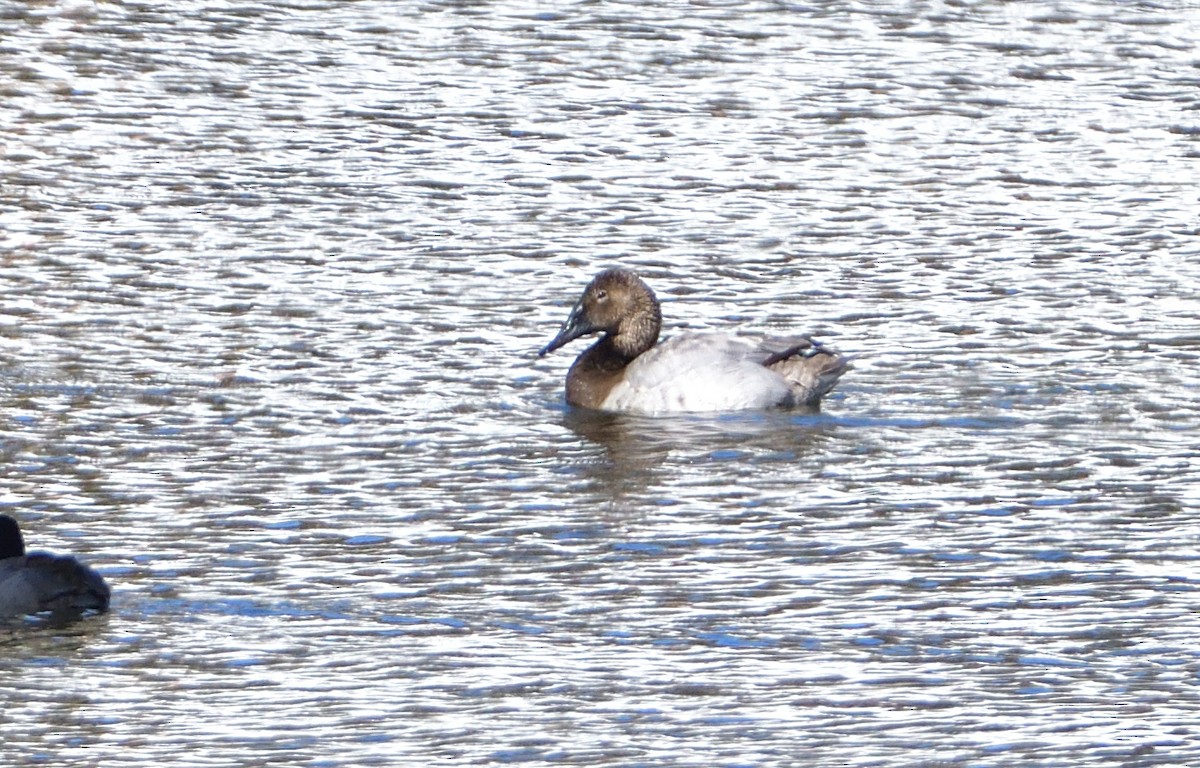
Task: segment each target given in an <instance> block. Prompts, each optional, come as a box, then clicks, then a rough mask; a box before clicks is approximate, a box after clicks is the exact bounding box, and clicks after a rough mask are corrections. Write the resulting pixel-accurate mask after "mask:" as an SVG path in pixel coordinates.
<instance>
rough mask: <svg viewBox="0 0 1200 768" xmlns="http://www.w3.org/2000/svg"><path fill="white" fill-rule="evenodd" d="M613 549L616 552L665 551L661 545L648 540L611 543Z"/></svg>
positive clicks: (652, 552) (659, 553)
mask: <svg viewBox="0 0 1200 768" xmlns="http://www.w3.org/2000/svg"><path fill="white" fill-rule="evenodd" d="M613 549H615V550H617V551H618V552H640V553H643V554H650V555H661V554H662V553H663V552H665V551H666V548H665V547H663V546H662V545H660V544H651V543H650V542H648V541H620V542H617V543H616V544H613Z"/></svg>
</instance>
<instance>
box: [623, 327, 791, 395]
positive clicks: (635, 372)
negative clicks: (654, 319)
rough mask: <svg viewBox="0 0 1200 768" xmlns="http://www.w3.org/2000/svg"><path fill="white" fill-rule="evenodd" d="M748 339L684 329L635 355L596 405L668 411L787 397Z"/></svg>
mask: <svg viewBox="0 0 1200 768" xmlns="http://www.w3.org/2000/svg"><path fill="white" fill-rule="evenodd" d="M761 357H762V355H761V353H760V351H759V350H758V349H757V348H756V347H755V346H754V345H753V344H751V343H749V342H746V341H743V340H741V339H738V338H736V337H734V336H729V335H728V334H724V333H685V334H682V335H680V336H675V337H673V338H670V339H667V340H666V341H664V342H663V343H661V344H659V345H658V346H656V347H653V348H652V349H650V350H648V351H646V352H645V353H643V354H641V355H639V356H638V357H637V358H636V359H635V360H634V361H633V362H632V363H630V364H629V365H628V366H627V367H626V368H625V377H624V379H623V380H622V381H621V382H620V383H619V384H617V386H616V387H614V388H613V390H612V392H610V393H609V395H608V397H607V398H605V400H604V403H603V405H602V406H601V407H602V408H604V409H605V410H611V411H631V412H634V413H645V414H655V413H674V412H686V411H735V410H743V409H747V408H770V407H773V406H777V405H785V404H788V403H790V402H791V401H792V390H791V387H790V386H789V385H788V383H787V381H786V380H785V379H784V378H783V377H782V376H780V375H779V374H778V373H775V372H774V371H772V370H770V369H768V368H764V367H763V366H762V364H761V361H760V360H761Z"/></svg>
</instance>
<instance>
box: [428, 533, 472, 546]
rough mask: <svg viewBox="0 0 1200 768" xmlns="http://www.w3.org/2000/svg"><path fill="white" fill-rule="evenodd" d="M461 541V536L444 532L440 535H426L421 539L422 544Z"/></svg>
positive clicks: (455, 542)
mask: <svg viewBox="0 0 1200 768" xmlns="http://www.w3.org/2000/svg"><path fill="white" fill-rule="evenodd" d="M460 541H462V536H461V535H459V534H456V533H446V534H442V535H441V536H426V537H425V538H423V539H421V540H420V542H421V543H422V544H457V543H458V542H460Z"/></svg>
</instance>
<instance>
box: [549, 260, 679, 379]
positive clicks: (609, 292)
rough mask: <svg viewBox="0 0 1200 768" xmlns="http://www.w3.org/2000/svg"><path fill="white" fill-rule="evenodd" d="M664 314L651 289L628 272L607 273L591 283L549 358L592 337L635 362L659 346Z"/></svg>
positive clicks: (556, 339)
mask: <svg viewBox="0 0 1200 768" xmlns="http://www.w3.org/2000/svg"><path fill="white" fill-rule="evenodd" d="M661 327H662V311H661V310H660V309H659V306H658V299H657V298H655V296H654V291H652V290H650V286H648V285H646V284H645V283H643V282H642V280H641V278H639V277H638V276H637V275H635V274H634V273H632V272H630V271H629V270H627V269H620V268H613V269H606V270H604V271H603V272H601V273H600V274H598V275H596V277H595V278H593V279H592V282H590V283H588V287H587V288H585V289H584V291H583V296H581V297H579V301H577V302H576V303H575V306H574V308H572V309H571V314H570V316H569V317H567V322H565V323H564V324H563V327H562V330H560V331H559V332H558V335H557V336H555V337H554V340H553V341H551V342H550V343H549V344H547V345H546V346H545V348H544V349H542V351H541V352H539V353H538V354H539V355H545V354H546V353H548V352H553V351H554V350H556V349H558V348H559V347H561V346H563V345H564V344H566V343H567V342H569V341H573V340H575V339H577V338H579V337H580V336H586V335H588V334H590V333H600V332H603V333H604V334H605V336H604V340H605V341H608V342H609V344H610V345H611V346H612V349H613V351H615V352H616V353H617V354H619V355H620V356H621V357H623V358H625V359H626V360H627V361H628V360H632V359H633V358H635V357H637V356H638V355H640V354H642V353H643V352H645V351H646V350H648V349H650V348H651V347H653V346H654V345H655V344H656V343H657V342H658V331H659V329H660V328H661Z"/></svg>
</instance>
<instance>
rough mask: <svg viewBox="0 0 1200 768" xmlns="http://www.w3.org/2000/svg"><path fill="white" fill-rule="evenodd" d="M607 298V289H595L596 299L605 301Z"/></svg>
mask: <svg viewBox="0 0 1200 768" xmlns="http://www.w3.org/2000/svg"><path fill="white" fill-rule="evenodd" d="M607 299H608V291H606V290H604V289H603V288H599V289H597V290H596V301H605V300H607Z"/></svg>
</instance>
